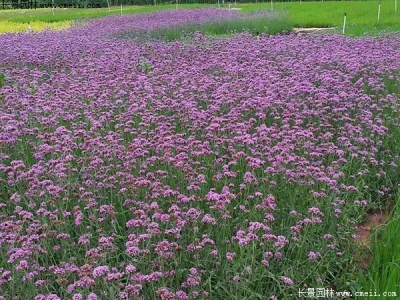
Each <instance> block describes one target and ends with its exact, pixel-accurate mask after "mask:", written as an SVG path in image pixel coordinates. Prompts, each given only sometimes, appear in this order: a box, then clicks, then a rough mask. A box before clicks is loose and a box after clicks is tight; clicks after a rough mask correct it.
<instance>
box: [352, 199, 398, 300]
mask: <svg viewBox="0 0 400 300" xmlns="http://www.w3.org/2000/svg"><path fill="white" fill-rule="evenodd" d="M371 239H372V241H373V245H372V246H371V247H370V248H369V249H368V251H369V252H370V253H372V254H373V256H374V259H373V262H372V264H371V266H370V268H369V269H368V272H367V274H362V275H361V276H360V282H361V283H362V288H363V291H365V292H369V291H372V293H374V292H376V293H377V294H380V296H383V297H386V296H389V295H388V294H384V293H390V292H392V293H393V292H397V293H398V291H399V288H400V284H399V282H400V244H399V240H400V192H399V193H397V197H396V202H395V208H394V209H393V213H392V216H391V218H390V220H389V221H388V222H386V224H384V225H383V226H380V227H379V228H377V230H376V231H375V232H374V234H373V235H372V236H371ZM392 296H393V294H392ZM397 296H399V295H398V294H397ZM373 298H374V296H373V295H368V296H367V297H363V299H373Z"/></svg>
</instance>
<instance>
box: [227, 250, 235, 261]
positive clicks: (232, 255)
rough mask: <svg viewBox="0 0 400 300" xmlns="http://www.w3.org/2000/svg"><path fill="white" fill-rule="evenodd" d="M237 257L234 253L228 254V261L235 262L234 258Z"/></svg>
mask: <svg viewBox="0 0 400 300" xmlns="http://www.w3.org/2000/svg"><path fill="white" fill-rule="evenodd" d="M235 256H236V253H234V252H228V253H226V258H227V259H228V260H230V261H232V260H233V258H234V257H235Z"/></svg>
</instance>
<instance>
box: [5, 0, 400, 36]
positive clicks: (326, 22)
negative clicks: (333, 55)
mask: <svg viewBox="0 0 400 300" xmlns="http://www.w3.org/2000/svg"><path fill="white" fill-rule="evenodd" d="M381 3H382V6H381V15H380V23H379V24H378V23H377V13H378V2H377V1H362V2H360V1H346V2H344V1H343V2H342V1H340V2H336V1H335V2H326V1H325V2H300V1H297V2H290V3H274V4H273V9H274V10H278V11H281V12H284V13H287V14H288V15H289V19H290V21H291V22H292V23H293V24H294V26H295V27H332V26H333V27H337V28H338V29H340V28H341V26H342V24H343V13H347V28H346V34H352V35H357V36H359V35H363V34H365V33H368V34H374V33H377V32H382V31H398V30H400V13H399V12H397V13H396V12H395V11H394V0H385V1H382V2H381ZM211 6H213V7H217V4H215V5H211ZM175 7H176V6H175V4H172V5H162V6H126V7H123V14H132V13H143V12H151V11H156V10H162V9H174V8H175ZM178 7H179V8H199V7H210V5H204V4H186V5H184V4H182V5H179V6H178ZM222 7H223V8H228V6H227V5H225V6H222ZM237 7H238V8H241V9H242V12H244V13H246V12H251V11H256V10H265V9H271V3H270V2H268V3H253V4H238V5H237ZM120 13H121V11H120V7H112V8H111V11H109V10H108V8H100V9H73V8H69V9H60V8H59V9H56V12H55V14H54V15H52V13H51V9H49V8H45V9H37V10H19V11H15V10H10V11H1V13H0V33H2V32H9V31H21V30H26V29H27V26H28V25H27V22H31V23H32V28H33V29H34V30H42V29H44V28H45V27H46V26H50V27H52V28H55V29H62V28H65V27H68V26H70V23H68V22H67V23H66V22H63V23H60V24H57V25H55V24H51V25H49V24H45V23H56V22H57V23H58V22H61V21H70V20H75V19H83V18H95V17H103V16H106V15H110V14H120ZM5 21H7V22H5ZM38 21H42V22H45V23H38ZM14 23H22V24H24V25H22V26H21V25H17V24H14Z"/></svg>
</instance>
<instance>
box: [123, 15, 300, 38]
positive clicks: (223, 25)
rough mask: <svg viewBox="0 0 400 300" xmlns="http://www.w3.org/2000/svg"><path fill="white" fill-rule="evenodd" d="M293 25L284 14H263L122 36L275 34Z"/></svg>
mask: <svg viewBox="0 0 400 300" xmlns="http://www.w3.org/2000/svg"><path fill="white" fill-rule="evenodd" d="M292 28H293V25H292V23H291V22H290V20H289V19H288V18H287V17H285V16H278V15H277V16H276V17H273V18H265V16H253V17H249V18H241V19H236V20H224V21H218V22H209V23H204V24H194V23H192V24H186V25H184V26H175V27H167V28H162V29H158V30H155V31H150V32H136V31H132V32H126V33H124V34H122V35H121V36H122V37H129V38H139V39H141V40H143V39H145V40H146V39H148V38H154V39H162V40H166V41H173V40H177V39H181V38H187V37H188V38H190V37H191V35H192V34H193V33H194V32H201V33H203V34H209V35H218V36H221V35H228V36H229V35H231V34H233V33H240V32H245V31H246V32H250V33H252V34H255V35H257V34H261V33H266V34H277V33H284V32H290V31H292Z"/></svg>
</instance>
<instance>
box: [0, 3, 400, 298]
mask: <svg viewBox="0 0 400 300" xmlns="http://www.w3.org/2000/svg"><path fill="white" fill-rule="evenodd" d="M233 14H234V13H233V12H228V11H223V10H193V11H184V12H182V11H174V12H162V13H156V14H151V15H140V16H137V15H135V16H129V17H128V16H127V17H118V18H117V17H113V18H106V19H104V20H96V21H93V22H92V23H91V24H89V25H88V26H87V27H82V28H73V29H70V30H67V31H63V32H43V33H34V34H5V35H2V36H0V67H1V69H0V72H1V73H3V74H5V82H4V86H3V87H2V88H1V89H0V107H1V110H0V212H1V214H0V299H32V297H34V298H35V300H50V299H74V300H77V299H207V298H208V297H210V296H213V299H234V298H232V297H238V298H235V299H245V298H248V297H254V295H255V293H256V291H257V293H258V295H259V297H261V298H263V299H268V298H270V297H271V299H278V298H280V297H283V295H286V296H287V295H289V294H293V293H295V292H296V291H297V290H298V288H299V287H304V286H312V287H318V286H320V287H321V286H322V287H323V286H328V285H329V283H331V282H332V281H333V280H335V276H339V275H340V273H341V272H344V271H343V269H342V270H340V269H337V266H339V265H340V266H345V264H346V259H348V258H349V257H348V256H346V255H348V254H347V252H346V251H345V250H346V247H347V246H348V243H349V241H351V236H352V235H353V234H354V226H353V225H354V224H355V223H356V221H357V218H358V217H360V216H361V215H362V213H363V212H364V211H365V209H366V208H367V207H368V205H370V203H372V202H373V201H376V200H377V199H381V198H384V197H390V194H391V192H392V189H393V186H392V185H393V184H394V183H395V178H396V176H397V175H398V166H397V163H398V161H399V157H398V152H397V153H396V152H394V151H393V149H394V148H393V145H394V144H395V141H393V138H392V136H391V130H392V129H393V130H394V129H396V128H398V125H399V123H398V122H399V118H398V116H399V99H398V97H397V96H396V94H395V93H394V92H393V90H394V89H396V85H397V84H398V81H399V72H398V70H399V69H400V51H398V49H399V48H400V38H399V36H398V35H393V36H384V37H379V38H365V39H351V38H347V37H343V36H339V35H329V36H324V35H309V36H305V35H294V34H291V35H288V36H259V37H254V36H251V35H249V34H241V35H236V36H235V37H233V38H231V39H226V38H210V37H206V36H203V35H200V34H196V35H195V36H194V37H193V39H192V40H191V42H189V43H187V42H186V43H183V42H180V41H175V42H171V43H168V44H166V43H162V42H147V43H142V44H138V43H135V41H133V40H125V39H117V38H112V37H111V35H112V34H114V33H117V32H121V31H124V30H127V29H129V28H133V29H135V28H149V27H151V26H155V27H157V26H164V24H166V25H171V24H176V23H182V22H185V21H187V20H192V19H193V18H194V17H196V18H198V20H211V19H216V18H230V17H231V16H232V15H233ZM110 24H112V25H110ZM18 297H19V298H18Z"/></svg>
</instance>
